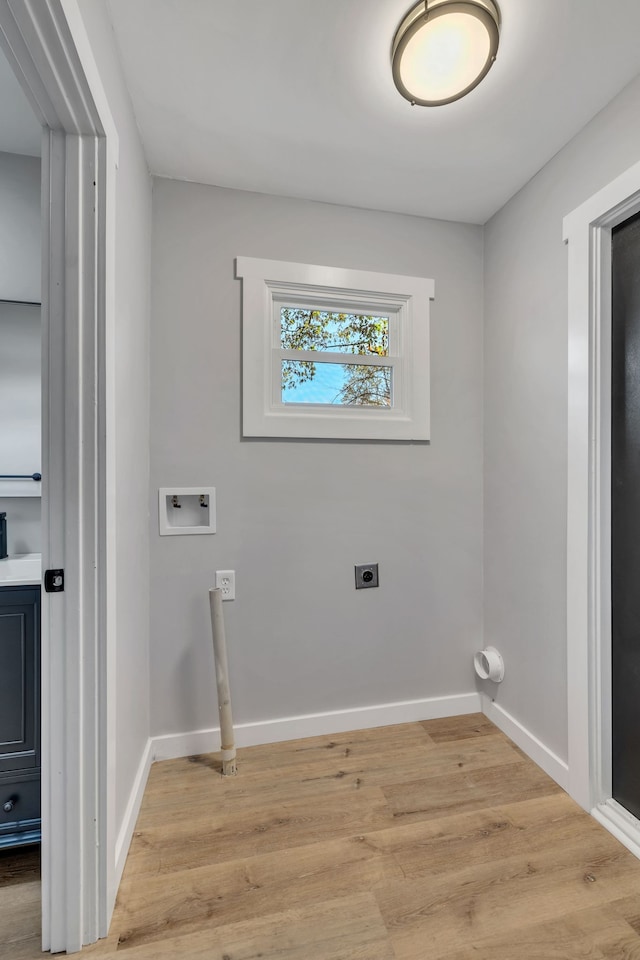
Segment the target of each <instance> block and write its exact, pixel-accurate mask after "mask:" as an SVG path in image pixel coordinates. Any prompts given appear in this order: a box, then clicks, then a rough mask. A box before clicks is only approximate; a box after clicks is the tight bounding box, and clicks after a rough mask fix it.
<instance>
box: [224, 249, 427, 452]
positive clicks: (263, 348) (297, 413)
mask: <svg viewBox="0 0 640 960" xmlns="http://www.w3.org/2000/svg"><path fill="white" fill-rule="evenodd" d="M236 276H237V277H238V278H241V279H242V425H243V435H244V436H245V437H285V438H290V437H298V438H308V439H335V440H423V441H424V440H428V439H429V435H430V392H429V362H430V361H429V308H430V301H431V300H432V299H433V297H434V282H433V280H428V279H426V278H424V277H409V276H403V275H398V274H386V273H371V272H369V271H364V270H350V269H346V268H343V267H326V266H318V265H314V264H307V263H289V262H288V261H284V260H282V261H281V260H259V259H255V258H253V257H237V258H236ZM286 306H289V307H293V308H303V309H305V310H308V309H311V310H321V311H327V312H336V313H350V314H364V315H375V316H384V317H388V323H389V336H388V351H387V353H385V355H384V356H378V355H377V354H376V355H369V354H367V355H364V356H360V355H358V354H348V353H336V352H326V351H321V350H309V351H303V350H296V351H290V350H284V349H282V346H281V339H280V310H281V308H283V307H286ZM292 361H293V362H296V361H298V362H306V363H314V364H318V363H319V364H328V363H336V364H342V365H354V366H358V365H364V366H368V367H370V366H377V367H384V368H385V369H387V370H389V378H390V382H391V401H390V405H389V406H386V405H375V404H366V403H345V404H340V403H319V402H318V403H316V402H307V403H290V402H285V401H284V400H283V392H282V365H283V364H286V363H287V362H292Z"/></svg>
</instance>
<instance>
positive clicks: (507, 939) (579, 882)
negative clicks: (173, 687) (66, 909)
mask: <svg viewBox="0 0 640 960" xmlns="http://www.w3.org/2000/svg"><path fill="white" fill-rule="evenodd" d="M5 856H6V855H5ZM1 862H2V861H1V860H0V883H2V882H3V881H4V884H3V886H2V888H0V944H2V943H3V942H5V946H0V956H1V957H3V958H4V957H7V958H12V960H36V958H37V957H38V956H39V953H38V950H37V905H35V904H34V891H36V893H37V880H36V879H34V878H33V877H31V878H29V877H27V878H25V882H24V883H17V882H13V883H12V882H11V876H10V875H8V873H7V871H5V873H4V874H3V873H2V866H1ZM14 879H15V877H14ZM7 940H10V941H11V942H9V943H6V941H7ZM3 951H4V952H3ZM85 955H86V956H87V957H95V958H99V960H112V958H115V957H116V956H117V957H118V958H119V960H156V958H157V960H165V958H166V960H168V958H187V960H205V958H206V960H275V958H282V960H561V958H567V960H578V958H580V960H604V958H608V960H640V861H638V860H636V859H635V858H634V857H633V856H632V855H631V854H630V853H629V852H628V851H627V850H625V848H624V847H623V846H622V845H621V844H619V843H618V842H617V841H616V840H614V839H613V838H612V837H611V836H610V835H609V834H608V833H607V832H606V831H605V830H604V829H603V828H602V827H600V826H599V825H598V824H597V823H596V822H595V821H594V820H593V819H592V818H591V817H589V816H588V815H587V814H585V813H583V812H582V811H581V810H580V809H579V808H578V807H577V806H576V804H575V803H573V801H572V800H570V799H569V797H568V796H567V795H566V794H565V793H564V792H563V791H562V790H561V789H560V788H559V787H558V786H557V785H556V784H555V783H554V782H553V781H552V780H550V779H549V778H548V777H547V776H546V775H545V774H544V773H542V771H541V770H540V769H539V768H538V767H536V766H535V764H533V763H532V762H531V761H530V760H528V759H527V758H526V757H525V756H524V755H523V754H522V753H521V752H520V751H519V750H518V748H517V747H515V746H514V745H513V744H512V743H511V742H510V741H509V740H508V739H507V738H506V737H505V736H503V734H501V733H500V732H499V731H498V730H497V729H496V728H495V727H494V726H493V725H492V724H491V723H489V721H487V720H486V719H485V718H484V717H483V716H481V715H474V716H470V717H457V718H453V719H447V720H433V721H426V722H424V723H415V724H406V725H402V726H395V727H383V728H380V729H377V730H363V731H360V732H356V733H348V734H337V735H335V736H331V737H318V738H314V739H310V740H298V741H294V742H289V743H281V744H275V745H271V746H263V747H253V748H251V749H244V750H241V751H239V764H238V776H237V777H236V778H233V779H232V778H222V777H221V776H220V765H219V763H218V761H217V760H216V758H215V757H214V756H201V757H192V758H190V759H185V760H171V761H166V762H164V763H158V764H155V765H154V766H153V768H152V770H151V775H150V778H149V784H148V786H147V790H146V793H145V798H144V802H143V806H142V810H141V812H140V817H139V820H138V824H137V827H136V832H135V836H134V840H133V843H132V846H131V851H130V854H129V858H128V861H127V866H126V869H125V873H124V877H123V881H122V886H121V889H120V893H119V896H118V903H117V906H116V911H115V915H114V918H113V923H112V927H111V932H110V935H109V938H108V940H106V941H103V942H101V943H100V944H97V945H94V946H93V947H89V948H87V949H86V950H85V951H83V954H82V956H85Z"/></svg>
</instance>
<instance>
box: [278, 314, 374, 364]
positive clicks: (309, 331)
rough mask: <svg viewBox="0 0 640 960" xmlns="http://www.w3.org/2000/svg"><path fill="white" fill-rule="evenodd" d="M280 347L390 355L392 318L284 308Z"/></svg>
mask: <svg viewBox="0 0 640 960" xmlns="http://www.w3.org/2000/svg"><path fill="white" fill-rule="evenodd" d="M280 346H281V347H282V349H283V350H324V351H333V352H335V353H355V354H359V355H360V356H366V355H369V356H371V355H372V354H373V355H376V356H378V357H386V356H388V353H389V317H374V316H370V315H364V314H358V313H329V312H327V311H324V310H301V309H299V308H298V307H281V308H280Z"/></svg>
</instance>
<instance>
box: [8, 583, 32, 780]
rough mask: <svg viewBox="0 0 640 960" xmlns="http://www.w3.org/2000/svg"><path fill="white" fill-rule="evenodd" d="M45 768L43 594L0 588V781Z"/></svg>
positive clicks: (20, 589)
mask: <svg viewBox="0 0 640 960" xmlns="http://www.w3.org/2000/svg"><path fill="white" fill-rule="evenodd" d="M39 766H40V591H39V590H38V589H37V588H34V587H15V588H6V587H4V588H2V589H0V776H1V775H2V774H6V773H8V772H9V771H13V770H30V769H35V768H37V767H39Z"/></svg>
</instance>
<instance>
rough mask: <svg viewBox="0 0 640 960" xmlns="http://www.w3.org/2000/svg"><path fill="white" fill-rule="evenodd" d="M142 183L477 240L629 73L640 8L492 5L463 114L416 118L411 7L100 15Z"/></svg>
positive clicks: (429, 112)
mask: <svg viewBox="0 0 640 960" xmlns="http://www.w3.org/2000/svg"><path fill="white" fill-rule="evenodd" d="M109 2H110V7H111V12H112V19H113V23H114V27H115V32H116V36H117V40H118V43H119V46H120V51H121V56H122V61H123V66H124V70H125V74H126V77H127V82H128V86H129V89H130V91H131V96H132V99H133V104H134V108H135V111H136V115H137V119H138V123H139V127H140V130H141V133H142V137H143V140H144V143H145V147H146V151H147V157H148V161H149V164H150V167H151V171H152V172H153V173H155V174H159V175H161V176H166V177H174V178H177V179H182V180H195V181H198V182H201V183H211V184H218V185H221V186H227V187H239V188H241V189H245V190H257V191H262V192H265V193H273V194H281V195H285V196H293V197H305V198H309V199H314V200H325V201H329V202H332V203H342V204H349V205H352V206H358V207H370V208H374V209H380V210H395V211H399V212H403V213H413V214H420V215H425V216H431V217H438V218H444V219H450V220H466V221H471V222H476V223H483V222H484V221H485V220H487V219H488V217H490V216H491V215H492V214H493V213H494V212H495V211H496V210H498V209H499V208H500V207H501V206H502V205H503V204H504V203H505V202H506V201H507V200H508V199H509V197H511V196H512V195H513V194H514V193H515V192H516V191H517V190H518V189H519V188H520V187H521V186H522V185H523V184H524V183H526V181H527V180H528V179H529V178H530V177H531V176H532V175H533V174H534V173H535V172H536V171H537V170H538V169H539V168H540V167H541V166H543V164H544V163H545V162H546V161H547V160H549V159H550V158H551V157H552V156H553V154H554V153H556V152H557V151H558V150H559V149H560V148H561V147H562V146H563V145H564V144H565V143H566V142H567V141H568V140H570V139H571V137H573V136H574V134H575V133H577V131H578V130H580V129H581V128H582V127H583V126H584V125H585V123H587V121H588V120H590V119H591V117H593V116H594V115H595V114H596V113H597V112H598V111H599V110H600V109H601V108H602V107H603V106H604V105H605V104H606V103H608V102H609V100H611V99H612V98H613V97H614V96H615V94H616V93H617V92H618V91H619V90H621V89H622V88H623V87H624V86H625V85H626V84H627V83H628V82H629V81H630V80H631V79H632V78H633V77H634V76H636V74H638V72H640V43H639V38H640V2H639V0H606V3H603V2H602V0H500V7H501V12H502V33H501V41H500V49H499V51H498V59H497V61H496V64H495V66H494V67H493V69H492V70H491V71H490V73H489V74H488V76H487V78H486V79H485V80H484V81H483V83H482V84H480V86H479V87H477V88H476V90H474V91H473V92H472V93H471V94H470V95H469V96H468V97H466V98H465V99H463V100H461V101H458V102H457V103H454V104H450V105H448V106H443V107H436V108H424V107H411V106H410V105H409V104H408V103H407V102H406V101H405V100H403V99H402V98H401V97H400V95H399V94H398V93H397V91H396V89H395V87H394V85H393V81H392V78H391V69H390V61H389V51H390V46H391V41H392V38H393V34H394V32H395V29H396V27H397V25H398V23H399V21H400V20H401V19H402V17H403V15H404V14H405V13H406V11H407V10H408V9H409V8H410V6H412V2H411V0H109Z"/></svg>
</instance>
